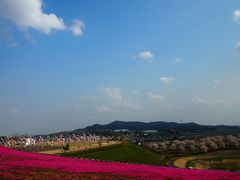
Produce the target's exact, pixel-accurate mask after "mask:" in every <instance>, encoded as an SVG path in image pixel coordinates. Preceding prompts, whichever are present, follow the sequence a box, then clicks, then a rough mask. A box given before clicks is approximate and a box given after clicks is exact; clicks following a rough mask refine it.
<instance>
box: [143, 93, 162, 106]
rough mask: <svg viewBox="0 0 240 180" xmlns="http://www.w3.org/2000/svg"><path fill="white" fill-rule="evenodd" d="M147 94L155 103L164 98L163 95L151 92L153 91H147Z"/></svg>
mask: <svg viewBox="0 0 240 180" xmlns="http://www.w3.org/2000/svg"><path fill="white" fill-rule="evenodd" d="M147 96H148V98H149V99H150V100H151V101H153V102H155V103H160V102H162V101H163V100H164V97H163V96H161V95H159V94H153V93H151V92H148V93H147Z"/></svg>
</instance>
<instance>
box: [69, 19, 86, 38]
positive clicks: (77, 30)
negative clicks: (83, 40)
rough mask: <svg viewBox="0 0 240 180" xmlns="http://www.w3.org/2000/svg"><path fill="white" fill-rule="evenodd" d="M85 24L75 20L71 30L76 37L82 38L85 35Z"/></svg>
mask: <svg viewBox="0 0 240 180" xmlns="http://www.w3.org/2000/svg"><path fill="white" fill-rule="evenodd" d="M84 27H85V25H84V23H83V22H82V21H80V20H78V19H74V20H73V23H72V26H71V27H70V30H71V31H72V33H73V34H74V35H75V36H81V35H82V34H83V28H84Z"/></svg>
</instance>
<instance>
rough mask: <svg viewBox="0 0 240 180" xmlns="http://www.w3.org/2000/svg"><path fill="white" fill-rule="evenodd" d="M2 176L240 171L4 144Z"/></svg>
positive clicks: (196, 175)
mask: <svg viewBox="0 0 240 180" xmlns="http://www.w3.org/2000/svg"><path fill="white" fill-rule="evenodd" d="M0 179H179V180H180V179H187V180H190V179H191V180H192V179H208V180H216V179H221V180H223V179H226V180H229V179H230V180H231V179H236V180H237V179H240V173H239V172H225V171H213V170H189V169H176V168H166V167H157V166H148V165H136V164H124V163H111V162H100V161H94V160H83V159H74V158H66V157H60V156H53V155H44V154H38V153H29V152H21V151H17V150H13V149H9V148H6V147H2V146H0Z"/></svg>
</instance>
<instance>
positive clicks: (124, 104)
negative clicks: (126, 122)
mask: <svg viewBox="0 0 240 180" xmlns="http://www.w3.org/2000/svg"><path fill="white" fill-rule="evenodd" d="M114 104H115V105H117V106H120V107H124V108H129V109H134V110H140V109H142V107H141V106H140V105H139V104H136V103H133V102H131V101H129V100H127V99H123V100H122V101H119V102H115V103H114Z"/></svg>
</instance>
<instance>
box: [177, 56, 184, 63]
mask: <svg viewBox="0 0 240 180" xmlns="http://www.w3.org/2000/svg"><path fill="white" fill-rule="evenodd" d="M175 61H176V62H177V63H182V62H183V61H184V59H183V58H180V57H177V58H175Z"/></svg>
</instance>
